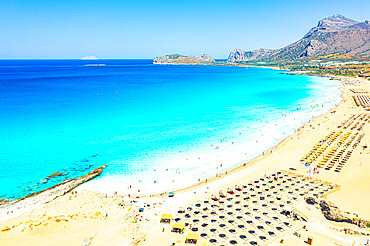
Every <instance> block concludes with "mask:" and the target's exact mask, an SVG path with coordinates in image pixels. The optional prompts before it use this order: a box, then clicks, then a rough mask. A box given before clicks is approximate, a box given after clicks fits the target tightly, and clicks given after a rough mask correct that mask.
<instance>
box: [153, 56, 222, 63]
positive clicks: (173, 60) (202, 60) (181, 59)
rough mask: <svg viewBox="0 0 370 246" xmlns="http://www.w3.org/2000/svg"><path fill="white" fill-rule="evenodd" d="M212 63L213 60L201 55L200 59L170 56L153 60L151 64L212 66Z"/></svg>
mask: <svg viewBox="0 0 370 246" xmlns="http://www.w3.org/2000/svg"><path fill="white" fill-rule="evenodd" d="M214 62H215V60H214V59H213V58H212V57H211V56H210V55H208V54H203V55H202V56H201V57H196V56H183V55H179V54H171V55H165V56H159V57H156V58H154V59H153V64H178V65H183V64H188V65H203V64H212V63H214Z"/></svg>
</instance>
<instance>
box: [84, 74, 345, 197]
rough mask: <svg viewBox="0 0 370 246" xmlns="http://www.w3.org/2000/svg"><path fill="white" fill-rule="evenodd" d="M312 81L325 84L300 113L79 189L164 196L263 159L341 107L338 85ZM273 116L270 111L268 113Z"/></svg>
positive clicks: (257, 124) (165, 155)
mask: <svg viewBox="0 0 370 246" xmlns="http://www.w3.org/2000/svg"><path fill="white" fill-rule="evenodd" d="M310 79H312V80H313V81H315V82H320V84H317V83H316V84H315V85H313V86H312V87H313V89H314V93H315V95H313V96H312V97H310V98H308V99H304V100H301V101H299V102H297V104H296V106H297V105H298V108H299V109H297V110H293V111H292V110H286V111H282V112H278V113H277V112H270V114H272V113H274V115H270V117H267V116H266V117H265V118H263V119H262V121H254V122H252V123H251V124H249V125H244V126H240V125H237V124H236V125H235V126H230V129H229V133H230V134H229V136H220V138H219V141H218V142H217V143H215V142H212V143H203V144H200V145H199V146H197V148H196V149H189V150H187V151H182V152H181V153H179V152H176V153H162V158H161V159H159V160H158V159H157V160H152V161H153V162H155V163H156V165H152V168H151V169H150V170H143V171H141V172H138V173H135V174H123V175H109V176H108V175H107V176H102V177H100V178H97V179H95V180H93V181H90V182H88V183H86V184H84V185H83V186H81V187H80V188H79V189H89V190H97V191H101V192H105V193H109V194H113V193H114V192H118V193H119V194H141V195H143V194H153V193H161V192H168V191H171V190H176V189H180V188H185V187H188V186H191V185H193V184H196V183H197V182H198V181H199V180H204V179H207V178H211V177H214V176H215V175H217V174H220V173H224V172H225V171H227V170H230V169H232V168H234V167H237V166H239V165H241V164H242V163H244V162H246V161H248V160H251V159H253V158H255V157H257V156H258V155H261V154H262V153H263V152H265V151H266V150H267V149H270V148H272V147H273V146H275V145H276V144H277V143H279V142H280V141H281V140H282V139H284V138H286V137H287V136H289V135H292V134H293V133H294V132H295V131H296V129H297V128H298V127H300V126H301V125H302V124H303V123H305V122H308V121H309V120H312V119H313V118H314V117H317V116H319V115H322V114H324V113H326V112H328V111H329V110H330V109H331V108H332V107H334V106H335V105H336V104H338V103H339V102H340V100H341V98H340V93H339V90H338V87H339V83H338V82H336V81H332V80H329V79H327V78H321V77H311V78H310ZM328 93H329V94H328ZM236 111H237V110H236ZM267 111H269V109H266V112H267ZM270 111H271V110H270ZM266 114H269V113H266ZM266 120H267V122H266ZM225 137H226V138H225ZM221 164H222V167H221ZM130 187H131V188H130Z"/></svg>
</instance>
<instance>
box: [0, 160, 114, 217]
mask: <svg viewBox="0 0 370 246" xmlns="http://www.w3.org/2000/svg"><path fill="white" fill-rule="evenodd" d="M106 166H107V165H104V166H102V167H99V168H96V169H95V170H93V171H91V172H89V173H88V174H86V175H84V176H82V177H79V178H76V179H67V180H65V181H63V182H61V183H59V184H57V185H54V186H53V187H50V188H48V189H46V190H42V191H39V192H35V193H31V194H29V195H27V196H26V197H23V198H20V199H14V200H6V199H3V200H2V201H0V211H1V210H4V209H9V208H10V207H12V206H13V205H16V206H17V207H20V208H22V207H28V206H30V205H36V204H44V203H47V202H49V201H51V200H54V199H55V198H57V197H59V196H62V195H64V194H65V193H67V192H70V191H71V190H73V189H74V188H76V187H77V186H79V185H81V184H83V183H86V182H87V181H89V180H91V179H93V178H95V177H97V176H99V175H100V174H101V173H102V171H103V169H104V168H105V167H106Z"/></svg>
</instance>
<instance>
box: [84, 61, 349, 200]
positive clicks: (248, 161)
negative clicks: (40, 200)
mask: <svg viewBox="0 0 370 246" xmlns="http://www.w3.org/2000/svg"><path fill="white" fill-rule="evenodd" d="M170 65H177V64H170ZM188 65H190V64H188ZM266 68H267V69H272V68H271V67H266ZM279 70H281V69H279ZM303 75H305V76H310V77H323V78H331V79H333V78H332V77H327V76H317V75H306V74H303ZM334 80H335V81H336V83H338V85H339V87H338V89H337V90H338V93H339V96H340V98H341V99H340V101H339V102H338V103H337V104H335V105H333V106H332V107H331V108H329V109H328V110H326V111H325V112H323V113H321V114H319V115H317V116H311V117H310V119H309V120H308V121H306V122H303V123H301V124H300V125H299V126H298V127H297V128H294V130H293V131H292V133H291V134H290V135H288V136H285V137H284V138H282V139H281V140H280V141H279V142H277V143H276V144H274V145H272V146H271V147H268V148H267V149H264V150H263V153H264V154H263V153H260V154H257V156H255V157H253V158H251V159H244V160H241V161H239V162H238V163H240V164H239V165H237V166H235V164H234V165H230V166H233V167H231V168H228V169H225V170H222V172H221V173H218V174H217V175H215V176H211V177H209V178H202V179H201V181H198V182H196V183H194V184H192V185H188V186H185V187H182V188H178V189H172V190H171V189H166V190H165V191H162V192H154V193H152V194H143V195H141V194H137V192H136V193H135V192H129V191H128V192H127V193H128V194H120V193H118V194H119V195H122V196H124V197H126V196H128V197H131V198H135V199H142V198H152V197H163V196H164V195H168V194H169V193H170V192H174V193H185V192H187V191H190V190H193V189H196V188H199V187H201V186H203V185H206V184H210V183H212V182H215V181H217V180H220V179H222V178H224V177H227V176H229V175H230V174H233V173H235V172H239V171H242V170H244V169H245V168H247V167H250V166H252V165H254V164H256V163H257V162H259V161H261V160H263V159H265V158H266V157H268V156H269V155H271V154H272V153H273V152H274V151H276V150H278V149H280V148H281V147H283V146H284V145H285V144H286V142H288V141H289V139H291V138H293V137H295V136H297V135H299V134H300V133H301V132H302V131H303V130H304V129H305V127H307V125H308V124H310V123H311V124H312V123H314V122H315V121H316V120H318V119H319V118H321V117H323V116H325V115H328V114H330V113H331V112H332V111H333V110H334V109H336V108H337V107H338V106H339V105H341V104H343V103H344V100H345V99H344V96H343V90H342V88H343V87H344V86H345V85H344V84H343V83H342V81H341V79H340V78H336V79H334ZM320 83H322V82H320ZM83 189H84V187H83V186H82V187H81V190H83ZM86 190H89V191H96V192H102V193H106V194H113V192H110V193H109V192H103V191H101V190H95V189H89V188H88V189H86ZM142 193H144V192H142Z"/></svg>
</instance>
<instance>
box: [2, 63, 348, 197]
mask: <svg viewBox="0 0 370 246" xmlns="http://www.w3.org/2000/svg"><path fill="white" fill-rule="evenodd" d="M94 64H104V65H94ZM86 65H87V66H86ZM339 86H340V85H339V83H338V82H336V81H332V80H329V79H327V78H321V77H309V76H293V75H287V74H284V73H283V72H282V71H276V70H271V69H267V68H242V67H221V66H186V65H184V66H180V65H176V66H171V65H153V64H152V60H96V61H92V60H0V169H1V172H0V199H1V198H18V197H22V196H25V195H27V194H29V193H31V192H35V191H38V190H42V189H45V188H48V187H51V186H53V185H55V184H56V183H57V182H60V181H62V180H64V179H66V178H73V177H78V176H81V175H83V174H86V173H88V172H89V171H91V170H93V169H94V168H97V167H99V166H102V165H104V164H105V163H107V164H108V167H107V168H106V169H105V170H104V172H103V174H102V175H101V176H100V177H99V178H97V179H96V180H93V181H91V182H89V183H87V184H85V185H84V187H86V188H89V189H96V190H102V191H105V192H114V191H118V192H119V193H138V190H140V193H142V194H143V193H146V194H147V193H155V192H161V191H165V190H167V191H168V190H171V189H175V188H181V187H185V186H187V185H191V184H194V183H196V182H197V181H198V179H201V180H203V179H205V178H209V177H212V176H214V175H216V173H219V172H224V171H226V170H227V169H230V168H232V167H235V166H237V165H240V164H241V163H243V162H245V161H247V160H249V159H251V158H254V157H256V156H258V155H260V154H261V153H262V152H263V151H265V150H266V149H268V148H270V147H272V146H274V145H275V144H276V143H278V142H279V141H280V140H281V139H283V138H285V137H286V136H288V135H289V134H292V133H294V131H295V129H297V128H298V127H299V126H300V125H301V124H302V123H304V122H307V121H308V120H310V119H312V117H314V116H318V115H320V114H323V113H325V112H327V111H328V110H330V108H331V107H333V106H334V105H335V104H337V103H338V102H339V101H340V100H341V99H340V93H339V91H338V88H339ZM221 164H222V168H221V167H220V165H221ZM55 172H60V173H64V174H65V175H64V176H60V177H56V178H51V179H46V177H47V176H49V175H50V174H53V173H55ZM129 185H131V189H129V188H128V187H129Z"/></svg>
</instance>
